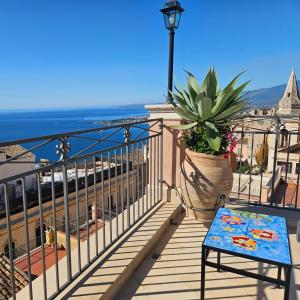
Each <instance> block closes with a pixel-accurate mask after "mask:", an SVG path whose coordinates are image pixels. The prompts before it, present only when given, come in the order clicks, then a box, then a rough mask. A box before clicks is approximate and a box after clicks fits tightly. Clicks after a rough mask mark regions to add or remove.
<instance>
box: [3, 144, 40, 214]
mask: <svg viewBox="0 0 300 300" xmlns="http://www.w3.org/2000/svg"><path fill="white" fill-rule="evenodd" d="M10 159H11V160H13V161H12V162H8V160H10ZM3 162H5V164H1V163H3ZM35 163H36V162H35V155H34V154H33V153H31V152H30V151H27V150H26V149H25V148H23V147H22V146H21V145H12V146H5V147H0V180H1V179H4V178H9V177H11V176H14V175H17V174H21V173H25V172H27V171H32V170H34V169H35ZM25 185H26V190H27V191H35V190H36V188H37V184H36V175H35V174H33V175H29V176H26V178H25ZM8 188H9V191H8V193H9V195H10V198H11V199H16V198H18V197H20V196H21V195H22V183H21V181H20V180H16V181H11V182H10V183H9V187H8ZM4 201H5V200H4V186H3V184H2V185H1V184H0V210H1V209H2V210H3V209H4V207H5V206H4Z"/></svg>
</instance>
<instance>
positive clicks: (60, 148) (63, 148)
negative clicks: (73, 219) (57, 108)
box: [56, 136, 72, 282]
mask: <svg viewBox="0 0 300 300" xmlns="http://www.w3.org/2000/svg"><path fill="white" fill-rule="evenodd" d="M59 141H60V143H59V145H57V146H56V149H57V151H56V154H57V155H59V156H60V157H59V161H61V162H63V163H64V164H63V166H62V171H63V196H64V211H65V234H66V248H67V249H66V251H67V276H68V281H69V282H70V281H71V278H72V265H71V242H70V223H69V188H68V165H67V160H68V153H69V152H70V150H71V144H70V143H69V142H68V137H67V136H62V137H60V138H59Z"/></svg>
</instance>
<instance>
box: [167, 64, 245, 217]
mask: <svg viewBox="0 0 300 300" xmlns="http://www.w3.org/2000/svg"><path fill="white" fill-rule="evenodd" d="M240 76H241V74H239V75H238V76H236V77H235V78H234V79H233V80H232V81H231V82H230V83H229V84H228V85H227V86H226V87H225V88H224V89H221V88H220V87H219V84H218V79H217V75H216V72H215V70H214V69H213V68H211V69H210V70H209V72H208V74H207V75H206V77H205V79H204V81H203V82H202V84H199V83H198V81H197V79H196V78H195V76H193V74H191V73H189V72H187V84H186V88H178V87H175V90H176V92H174V93H172V96H173V99H171V100H170V102H171V104H172V105H173V107H174V110H175V111H176V112H177V113H178V114H179V115H180V116H181V117H182V118H183V119H184V120H185V121H186V122H185V124H182V125H173V126H170V127H171V128H172V129H178V130H182V136H181V139H180V140H181V144H182V145H183V147H184V152H185V156H184V159H183V161H182V163H181V175H180V181H181V189H182V195H183V198H184V201H185V203H186V205H187V208H188V210H189V211H190V212H191V213H192V214H193V215H194V217H195V218H196V219H197V220H201V221H211V220H212V218H213V216H214V210H215V206H216V203H217V200H218V197H219V196H220V195H225V196H226V197H228V196H229V193H230V192H231V189H232V184H233V175H232V169H231V166H230V163H229V159H228V158H229V157H230V152H232V150H233V148H234V146H235V139H234V137H233V135H232V133H231V131H230V125H231V121H232V119H233V117H234V116H235V115H237V114H239V113H241V112H242V111H243V110H245V108H246V107H247V104H248V101H247V99H246V98H245V95H246V93H245V92H244V90H245V88H246V86H247V84H248V83H249V81H248V82H246V83H244V84H242V85H240V86H238V87H236V85H237V82H238V80H239V78H240Z"/></svg>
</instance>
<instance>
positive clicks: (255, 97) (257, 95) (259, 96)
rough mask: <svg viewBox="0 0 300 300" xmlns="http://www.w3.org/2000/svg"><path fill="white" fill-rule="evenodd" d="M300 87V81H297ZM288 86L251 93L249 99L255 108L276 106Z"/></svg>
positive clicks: (282, 85) (278, 86) (283, 85)
mask: <svg viewBox="0 0 300 300" xmlns="http://www.w3.org/2000/svg"><path fill="white" fill-rule="evenodd" d="M297 83H298V86H300V81H299V80H298V81H297ZM285 87H286V84H281V85H277V86H274V87H270V88H264V89H259V90H253V91H250V92H249V94H248V97H249V98H250V104H251V105H253V106H275V105H277V104H278V102H279V100H280V99H281V98H282V96H283V93H284V90H285Z"/></svg>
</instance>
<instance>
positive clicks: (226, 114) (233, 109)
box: [211, 101, 247, 121]
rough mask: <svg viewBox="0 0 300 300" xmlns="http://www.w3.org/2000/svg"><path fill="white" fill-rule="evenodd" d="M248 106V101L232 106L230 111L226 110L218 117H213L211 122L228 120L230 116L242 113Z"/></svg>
mask: <svg viewBox="0 0 300 300" xmlns="http://www.w3.org/2000/svg"><path fill="white" fill-rule="evenodd" d="M246 105H247V102H246V101H241V102H239V103H237V104H234V105H232V106H231V107H229V108H228V109H226V110H224V111H223V112H221V113H220V114H217V115H216V116H214V117H212V118H211V120H213V121H219V120H222V119H228V118H230V116H232V115H234V114H237V113H238V112H240V111H242V110H243V109H244V108H245V107H246Z"/></svg>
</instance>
